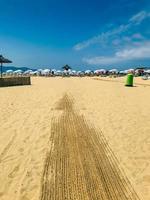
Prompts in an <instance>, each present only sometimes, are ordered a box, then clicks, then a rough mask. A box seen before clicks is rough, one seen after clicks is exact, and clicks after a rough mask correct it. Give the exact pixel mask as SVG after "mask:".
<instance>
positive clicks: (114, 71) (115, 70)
mask: <svg viewBox="0 0 150 200" xmlns="http://www.w3.org/2000/svg"><path fill="white" fill-rule="evenodd" d="M109 72H113V73H118V70H117V69H111V70H109Z"/></svg>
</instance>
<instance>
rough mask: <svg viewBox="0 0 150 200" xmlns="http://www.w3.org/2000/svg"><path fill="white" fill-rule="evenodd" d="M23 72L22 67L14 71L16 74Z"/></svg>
mask: <svg viewBox="0 0 150 200" xmlns="http://www.w3.org/2000/svg"><path fill="white" fill-rule="evenodd" d="M22 73H23V71H22V70H21V69H18V70H16V71H14V74H22Z"/></svg>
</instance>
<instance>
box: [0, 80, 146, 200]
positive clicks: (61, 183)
mask: <svg viewBox="0 0 150 200" xmlns="http://www.w3.org/2000/svg"><path fill="white" fill-rule="evenodd" d="M124 83H125V78H105V77H104V78H102V77H101V78H99V77H97V78H92V77H87V78H75V77H74V78H73V77H70V78H59V77H57V78H42V77H37V78H32V85H31V86H20V87H8V88H0V122H1V125H0V183H1V187H0V199H1V200H10V199H11V200H50V199H51V200H71V199H72V200H92V199H93V200H96V199H103V200H127V199H130V200H136V199H140V200H149V199H150V137H149V134H150V120H149V119H150V92H149V91H150V80H147V81H144V80H141V78H135V87H125V86H124Z"/></svg>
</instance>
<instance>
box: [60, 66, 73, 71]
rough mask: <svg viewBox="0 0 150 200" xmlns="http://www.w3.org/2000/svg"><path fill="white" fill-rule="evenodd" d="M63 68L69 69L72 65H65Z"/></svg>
mask: <svg viewBox="0 0 150 200" xmlns="http://www.w3.org/2000/svg"><path fill="white" fill-rule="evenodd" d="M62 68H63V70H66V71H68V70H69V69H71V67H70V66H69V65H65V66H63V67H62Z"/></svg>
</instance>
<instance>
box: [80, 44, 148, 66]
mask: <svg viewBox="0 0 150 200" xmlns="http://www.w3.org/2000/svg"><path fill="white" fill-rule="evenodd" d="M144 58H150V41H149V42H147V43H144V44H141V45H140V46H138V47H136V48H135V47H134V48H127V49H123V50H121V51H118V52H116V53H115V55H114V56H109V57H108V56H106V57H105V56H98V57H93V58H84V59H83V61H84V62H86V63H88V64H95V65H96V64H114V63H119V62H122V61H128V60H137V59H144Z"/></svg>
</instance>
